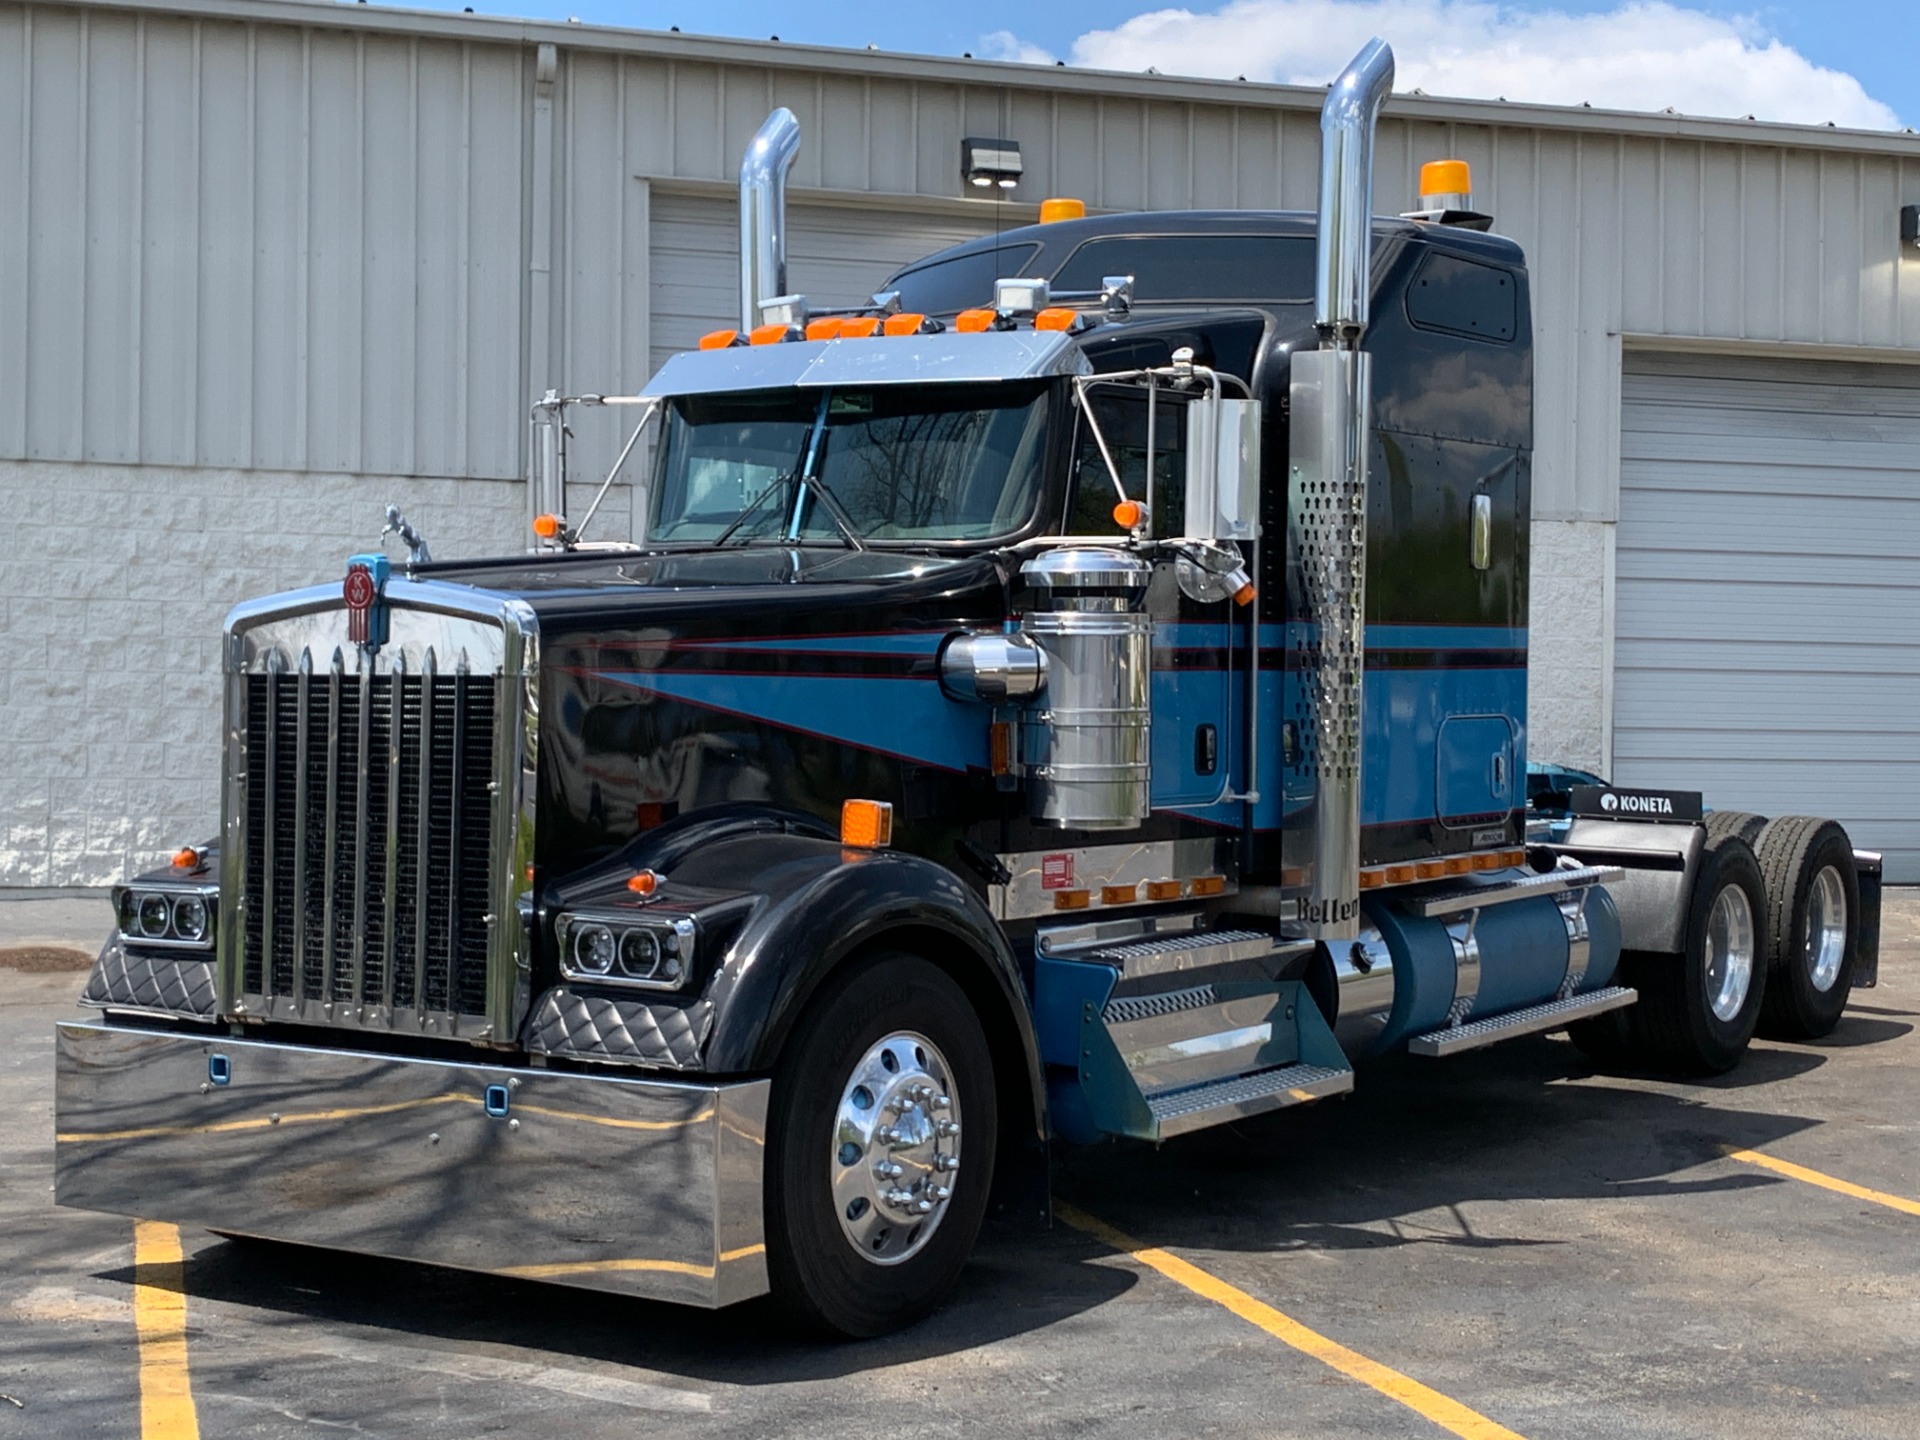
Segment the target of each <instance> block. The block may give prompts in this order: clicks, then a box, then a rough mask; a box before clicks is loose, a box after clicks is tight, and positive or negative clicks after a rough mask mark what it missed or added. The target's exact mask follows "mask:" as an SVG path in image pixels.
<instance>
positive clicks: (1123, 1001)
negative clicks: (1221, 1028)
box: [1100, 985, 1219, 1025]
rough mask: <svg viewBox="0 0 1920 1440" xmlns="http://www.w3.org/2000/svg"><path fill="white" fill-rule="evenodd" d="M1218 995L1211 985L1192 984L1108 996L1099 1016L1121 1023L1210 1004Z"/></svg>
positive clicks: (1114, 1022) (1171, 1013) (1173, 1013)
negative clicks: (1118, 996)
mask: <svg viewBox="0 0 1920 1440" xmlns="http://www.w3.org/2000/svg"><path fill="white" fill-rule="evenodd" d="M1218 998H1219V997H1218V996H1217V995H1216V994H1215V993H1214V989H1213V986H1211V985H1193V986H1189V987H1188V988H1187V989H1184V990H1156V991H1154V992H1153V994H1151V995H1123V996H1121V997H1120V998H1118V999H1115V1000H1109V1001H1108V1002H1107V1008H1106V1009H1105V1010H1103V1011H1101V1012H1100V1018H1101V1019H1102V1020H1104V1021H1106V1022H1107V1024H1109V1025H1125V1024H1127V1023H1129V1022H1131V1021H1134V1020H1151V1019H1155V1018H1157V1017H1159V1016H1162V1015H1178V1014H1180V1013H1182V1012H1183V1011H1187V1010H1198V1009H1200V1008H1201V1007H1202V1006H1205V1005H1212V1004H1213V1003H1215V1001H1216V1000H1217V999H1218Z"/></svg>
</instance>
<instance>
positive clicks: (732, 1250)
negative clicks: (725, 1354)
mask: <svg viewBox="0 0 1920 1440" xmlns="http://www.w3.org/2000/svg"><path fill="white" fill-rule="evenodd" d="M1391 77H1392V57H1391V53H1390V52H1389V51H1388V50H1387V49H1386V47H1385V46H1384V45H1381V44H1379V43H1378V42H1375V43H1374V44H1372V45H1370V46H1369V47H1368V48H1367V49H1366V50H1365V51H1363V52H1362V54H1361V55H1360V56H1359V57H1358V58H1357V59H1356V61H1355V62H1354V64H1353V66H1352V67H1351V68H1350V69H1349V70H1348V71H1347V72H1346V73H1345V74H1343V75H1342V76H1341V77H1340V79H1339V80H1338V81H1337V82H1336V83H1335V84H1334V86H1333V87H1332V90H1331V92H1330V94H1329V97H1328V100H1327V103H1326V108H1325V111H1324V114H1323V133H1324V149H1323V155H1322V173H1321V186H1320V205H1319V211H1318V214H1317V215H1292V214H1254V213H1205V214H1153V215H1109V216H1099V217H1091V218H1089V217H1085V216H1082V217H1080V218H1067V219H1061V220H1057V221H1054V222H1053V223H1046V224H1041V225H1038V226H1034V227H1030V228H1027V229H1019V230H1014V231H1011V232H1008V233H1006V234H1003V235H1000V236H998V237H997V238H994V239H991V240H982V241H980V242H977V243H974V244H969V245H963V246H960V247H958V248H956V249H954V250H950V251H947V252H944V253H942V254H939V255H935V256H933V257H930V258H928V259H926V260H924V261H922V262H919V263H916V264H914V265H911V266H909V267H908V268H907V269H906V270H904V271H903V272H901V273H900V274H899V275H897V276H895V277H894V278H893V279H892V280H891V282H889V285H888V287H887V290H886V292H884V293H882V294H880V295H877V296H876V297H875V298H874V301H873V303H872V304H871V305H869V306H862V307H859V308H856V309H851V310H844V311H836V312H831V313H822V312H818V311H812V312H810V311H809V309H808V307H807V304H806V302H805V300H804V298H803V297H800V296H797V295H792V294H789V293H787V285H786V275H785V264H784V258H783V245H782V242H783V234H784V218H783V181H784V176H785V173H786V167H787V165H788V164H790V162H791V159H792V155H793V151H794V147H795V146H796V145H797V143H798V138H799V137H798V130H797V126H796V125H795V122H794V121H793V117H792V116H791V115H789V114H787V113H786V112H784V111H777V112H775V114H774V115H773V116H772V117H770V119H769V121H768V124H767V126H766V127H765V128H763V130H762V132H761V134H760V135H759V137H758V138H757V139H756V140H755V142H754V145H753V147H752V149H751V150H750V151H749V153H748V155H747V157H746V160H745V162H744V164H743V167H742V212H741V218H742V235H743V243H742V255H741V270H742V294H741V301H742V304H741V316H740V324H739V326H738V328H737V329H735V330H728V331H721V332H717V333H715V334H713V335H709V336H707V337H705V338H703V339H701V340H700V341H699V344H698V347H697V348H694V349H690V350H689V351H687V352H686V353H683V354H680V355H676V356H675V357H673V358H672V359H671V360H669V361H668V362H667V363H666V364H665V365H664V366H663V367H662V368H661V370H660V371H659V373H658V374H657V375H656V376H655V377H654V378H653V380H652V381H651V383H649V384H648V386H647V387H646V389H645V391H644V392H643V393H642V394H641V395H639V396H625V397H561V396H557V395H555V396H549V397H547V399H546V400H544V401H542V402H541V404H540V405H538V406H537V407H535V410H534V416H533V419H534V423H533V429H532V444H531V449H532V451H533V452H534V454H535V456H536V461H537V463H536V466H535V475H534V484H533V485H532V486H531V487H530V488H531V491H532V493H533V495H534V500H535V503H534V505H533V507H532V509H533V514H532V517H531V518H532V520H533V528H534V530H535V532H536V534H537V535H538V536H539V539H538V542H537V544H536V545H535V547H534V549H533V550H532V551H531V553H527V554H519V555H513V556H509V557H504V558H498V559H482V560H472V561H456V562H451V563H449V562H434V561H431V560H430V559H429V558H428V557H427V555H426V553H425V546H424V545H422V544H420V543H418V538H417V537H415V536H411V535H410V534H405V536H404V538H406V539H407V540H408V543H409V546H410V551H409V556H408V558H407V559H406V560H405V561H397V560H396V561H392V562H390V561H389V559H388V557H387V556H386V555H385V554H384V553H381V554H369V555H364V556H358V557H353V558H352V559H351V560H350V561H349V563H348V566H347V570H346V574H345V578H344V581H343V582H342V583H336V584H333V585H327V586H322V587H319V588H316V589H311V590H305V591H300V592H297V593H293V594H288V595H279V596H274V597H272V598H268V599H264V600H259V601H254V602H250V603H246V604H242V605H240V606H239V607H238V608H236V609H235V610H234V611H233V612H232V614H231V616H230V618H229V620H228V622H227V629H226V645H225V666H226V681H225V683H226V691H225V694H226V699H225V714H224V746H225V752H224V753H225V767H224V780H223V794H222V802H221V803H222V823H221V829H220V833H219V837H218V839H217V841H216V842H215V843H212V844H208V845H205V846H189V847H187V848H185V849H184V850H182V851H181V853H180V854H179V855H177V856H176V857H175V863H174V864H173V866H171V867H170V868H167V869H163V870H160V871H157V872H155V873H152V874H147V875H142V876H139V877H136V878H134V879H132V880H129V881H128V882H126V883H125V884H124V885H122V886H120V887H119V888H118V889H117V890H116V892H115V893H116V905H117V907H118V913H117V916H116V923H115V928H114V932H113V934H112V936H111V938H110V939H109V940H108V942H107V944H106V946H105V948H104V950H103V952H102V954H101V956H100V959H99V963H98V965H97V966H96V968H95V971H94V973H93V975H92V976H91V978H90V980H89V982H88V986H87V989H86V993H85V1000H86V1002H87V1003H88V1004H90V1005H92V1006H95V1007H97V1008H98V1009H99V1010H100V1011H102V1012H103V1013H102V1015H101V1016H100V1018H98V1019H97V1020H95V1021H92V1022H89V1023H73V1024H67V1025H63V1026H61V1027H60V1035H59V1067H58V1075H59V1079H58V1125H57V1129H58V1141H57V1148H58V1168H57V1176H58V1180H57V1190H58V1199H59V1201H60V1202H61V1203H62V1204H67V1205H75V1206H81V1207H85V1208H92V1209H98V1210H106V1211H112V1212H117V1213H122V1214H133V1215H139V1216H145V1217H149V1218H157V1219H166V1220H172V1221H178V1222H187V1223H192V1224H196V1225H202V1226H206V1227H209V1228H212V1229H215V1230H219V1231H223V1232H231V1233H235V1234H240V1235H251V1236H260V1237H268V1238H277V1239H282V1240H288V1241H294V1242H302V1243H307V1244H315V1245H322V1246H334V1247H339V1248H343V1249H349V1250H354V1251H360V1252H366V1253H371V1254H378V1255H388V1256H401V1257H408V1258H412V1259H419V1260H427V1261H433V1262H438V1263H441V1264H446V1265H453V1266H461V1267H466V1268H469V1269H474V1270H481V1271H490V1272H494V1273H499V1274H507V1275H515V1276H524V1277H536V1278H541V1279H546V1280H551V1281H555V1282H560V1283H563V1284H570V1285H578V1286H586V1287H591V1288H596V1289H601V1290H610V1291H616V1292H624V1293H629V1294H637V1295H643V1296H651V1297H657V1298H663V1299H669V1300H677V1301H683V1302H688V1303H693V1304H699V1305H708V1306H716V1305H725V1304H730V1303H732V1302H735V1301H739V1300H744V1299H747V1298H749V1297H753V1296H758V1295H761V1294H764V1293H767V1292H769V1291H771V1292H773V1293H774V1294H775V1295H776V1296H777V1297H778V1298H779V1299H780V1300H781V1301H782V1302H784V1303H785V1304H786V1305H787V1306H789V1307H790V1308H791V1309H793V1310H794V1311H796V1312H798V1313H799V1314H800V1315H801V1316H802V1317H805V1318H806V1319H808V1320H810V1321H812V1322H813V1323H815V1324H816V1325H820V1326H824V1327H827V1328H830V1329H833V1330H837V1331H840V1332H842V1333H847V1334H853V1335H863V1334H873V1333H877V1332H881V1331H884V1330H886V1329H888V1328H890V1327H894V1326H897V1325H900V1324H902V1323H905V1322H906V1321H908V1320H910V1319H912V1318H913V1317H915V1316H916V1315H918V1314H920V1313H922V1312H924V1311H925V1310H926V1309H927V1308H928V1307H930V1306H932V1305H933V1304H935V1303H936V1302H937V1301H938V1300H939V1298H940V1297H941V1296H942V1294H943V1293H945V1291H946V1290H947V1289H948V1287H949V1286H950V1285H951V1284H952V1283H953V1281H954V1279H955V1277H956V1276H957V1274H958V1273H959V1271H960V1268H961V1267H962V1265H963V1264H964V1262H965V1260H966V1257H967V1254H968V1251H969V1249H970V1247H971V1246H972V1244H973V1241H974V1238H975V1235H976V1232H977V1229H978V1227H979V1224H980V1222H981V1219H982V1215H983V1213H984V1212H985V1210H986V1209H987V1207H988V1205H989V1201H990V1197H991V1196H992V1195H993V1194H995V1193H996V1190H995V1187H996V1185H997V1186H998V1187H999V1193H1001V1194H1012V1195H1021V1194H1025V1195H1035V1194H1042V1193H1044V1190H1043V1188H1042V1187H1040V1186H1036V1185H1035V1183H1034V1182H1035V1180H1036V1178H1039V1179H1041V1180H1044V1176H1045V1173H1046V1171H1045V1168H1044V1166H1045V1161H1046V1156H1047V1151H1048V1147H1049V1146H1052V1145H1059V1144H1080V1143H1086V1142H1090V1141H1095V1140H1098V1139H1101V1138H1102V1137H1116V1136H1117V1137H1131V1138H1133V1139H1137V1140H1143V1141H1149V1142H1155V1141H1160V1140H1164V1139H1167V1138H1169V1137H1172V1136H1177V1135H1180V1134H1182V1133H1184V1132H1188V1131H1193V1130H1196V1129H1200V1128H1202V1127H1206V1126H1213V1125H1219V1124H1221V1123H1224V1122H1228V1121H1232V1120H1235V1119H1239V1118H1241V1117H1246V1116H1249V1115H1253V1114H1256V1113H1259V1112H1262V1111H1269V1110H1275V1109H1278V1108H1280V1107H1284V1106H1290V1105H1299V1104H1305V1103H1308V1102H1313V1101H1317V1100H1321V1099H1324V1098H1326V1097H1329V1096H1336V1095H1339V1094H1341V1093H1343V1092H1345V1091H1347V1090H1349V1089H1351V1088H1352V1087H1353V1085H1354V1083H1355V1079H1354V1074H1355V1071H1354V1067H1355V1064H1356V1062H1360V1061H1363V1060H1364V1059H1365V1058H1366V1057H1368V1056H1370V1055H1376V1054H1379V1053H1381V1052H1383V1051H1388V1050H1394V1049H1398V1050H1402V1051H1406V1050H1411V1051H1412V1052H1414V1053H1415V1054H1419V1055H1425V1056H1432V1057H1435V1059H1436V1062H1438V1061H1440V1060H1442V1059H1444V1057H1446V1056H1449V1055H1452V1054H1455V1053H1457V1052H1459V1051H1463V1050H1467V1049H1471V1048H1473V1047H1476V1046H1480V1045H1485V1044H1488V1043H1491V1042H1495V1041H1498V1040H1502V1039H1505V1038H1507V1037H1510V1036H1516V1035H1525V1034H1533V1033H1539V1032H1542V1031H1547V1030H1555V1029H1566V1028H1571V1030H1572V1033H1573V1035H1574V1038H1575V1039H1576V1040H1577V1041H1578V1042H1579V1043H1580V1045H1581V1046H1583V1047H1584V1048H1585V1049H1587V1050H1588V1051H1589V1052H1591V1053H1593V1054H1594V1055H1596V1056H1599V1057H1602V1058H1604V1059H1608V1060H1615V1059H1618V1060H1627V1061H1632V1062H1634V1063H1640V1064H1652V1065H1659V1066H1666V1067H1672V1068H1675V1069H1680V1070H1693V1071H1712V1070H1720V1069H1724V1068H1726V1067H1728V1066H1731V1065H1733V1064H1734V1063H1735V1062H1736V1061H1737V1060H1738V1058H1739V1057H1740V1055H1741V1053H1742V1051H1743V1050H1744V1048H1745V1047H1746V1045H1747V1043H1748V1041H1749V1039H1750V1037H1751V1036H1752V1035H1753V1034H1754V1032H1755V1028H1756V1025H1758V1024H1760V1023H1761V1022H1762V1021H1763V1019H1764V1021H1765V1022H1766V1023H1767V1024H1768V1025H1769V1026H1771V1027H1772V1028H1773V1029H1775V1030H1776V1031H1779V1032H1781V1033H1788V1034H1795V1033H1797V1034H1803V1035H1804V1034H1816V1033H1820V1032H1822V1031H1824V1030H1827V1029H1830V1028H1831V1027H1832V1026H1833V1025H1834V1023H1835V1022H1836V1020H1837V1018H1838V1016H1839V1012H1840V1007H1841V1006H1842V1005H1843V1004H1844V1003H1845V1000H1846V996H1847V993H1848V990H1849V988H1850V987H1851V986H1852V985H1853V984H1855V983H1867V981H1868V975H1867V970H1868V969H1869V968H1870V966H1871V963H1872V956H1873V954H1874V945H1875V939H1876V932H1877V913H1876V912H1875V911H1874V910H1873V908H1872V907H1873V904H1874V901H1875V899H1876V896H1877V889H1876V886H1877V879H1876V875H1877V872H1876V871H1875V869H1874V866H1873V857H1870V856H1864V855H1863V856H1856V855H1855V853H1854V851H1853V849H1852V846H1851V844H1850V842H1849V841H1848V839H1847V837H1846V835H1845V834H1844V833H1843V832H1842V831H1841V830H1840V828H1839V827H1838V826H1836V825H1833V824H1832V823H1830V822H1826V821H1821V820H1817V819H1808V818H1802V817H1791V818H1788V819H1783V820H1775V821H1772V822H1767V821H1764V820H1762V819H1760V818H1759V817H1756V816H1748V815H1728V814H1725V813H1722V812H1715V813H1713V814H1711V815H1707V816H1705V817H1704V819H1703V816H1702V813H1701V810H1700V803H1699V797H1698V796H1690V795H1687V794H1674V793H1668V792H1645V791H1631V790H1618V789H1611V788H1604V787H1592V788H1588V789H1585V790H1580V791H1576V792H1575V793H1574V794H1573V795H1572V796H1571V797H1570V799H1571V809H1572V810H1573V812H1574V813H1573V815H1572V817H1571V818H1569V819H1566V820H1564V821H1560V822H1557V823H1556V824H1555V825H1554V826H1553V828H1551V829H1545V830H1536V831H1535V832H1534V833H1531V834H1530V833H1529V819H1528V808H1527V790H1526V779H1525V777H1526V755H1525V733H1526V732H1525V720H1526V701H1527V688H1526V687H1527V583H1528V555H1527V535H1528V515H1529V465H1530V450H1531V444H1532V425H1533V418H1532V403H1531V391H1530V385H1531V369H1532V365H1531V337H1532V327H1531V319H1530V314H1529V308H1528V304H1529V302H1528V283H1527V271H1526V266H1525V263H1524V260H1523V257H1522V255H1521V252H1520V250H1519V248H1518V247H1517V246H1515V245H1514V244H1512V243H1511V242H1509V241H1507V240H1504V239H1500V238H1498V237H1496V236H1494V235H1493V234H1491V233H1488V230H1487V225H1488V221H1487V217H1485V216H1482V215H1478V214H1476V213H1475V212H1474V211H1473V209H1472V201H1471V196H1470V194H1469V193H1468V191H1469V184H1468V182H1467V180H1466V178H1465V175H1464V167H1461V166H1457V165H1442V166H1439V167H1437V168H1432V169H1430V170H1429V172H1428V173H1429V177H1430V178H1428V179H1426V180H1425V181H1424V183H1423V186H1422V188H1423V190H1425V191H1427V192H1428V193H1427V194H1425V195H1423V196H1422V198H1421V199H1420V202H1419V207H1418V209H1417V210H1416V211H1415V212H1413V213H1412V214H1410V215H1408V216H1406V217H1403V218H1397V219H1375V218H1372V217H1371V216H1370V214H1369V197H1370V195H1371V182H1372V176H1371V150H1372V138H1373V130H1374V124H1375V120H1376V117H1377V114H1378V111H1379V108H1380V106H1381V104H1382V103H1383V101H1384V100H1385V98H1386V96H1387V94H1388V91H1389V89H1390V86H1391ZM1048 208H1049V212H1050V213H1051V212H1054V211H1056V210H1058V209H1060V208H1069V209H1070V208H1071V207H1052V206H1050V207H1048ZM689 338H691V337H689ZM582 404H596V405H598V404H612V405H627V406H630V407H631V408H630V409H628V410H626V411H625V412H621V413H624V414H626V415H628V416H631V417H633V418H634V419H635V420H636V421H637V424H636V426H635V429H634V431H633V434H634V436H635V440H634V441H631V442H629V451H632V450H633V449H634V448H635V446H636V445H637V444H638V437H640V436H641V435H642V434H643V433H644V434H645V435H646V436H647V437H648V438H647V446H646V447H642V448H641V449H640V453H641V454H642V455H647V456H650V459H648V460H647V461H646V467H647V468H646V469H645V470H644V472H643V474H642V477H641V479H640V482H639V483H638V485H637V487H636V496H637V501H638V503H637V505H636V511H637V513H638V516H639V522H638V523H639V525H640V526H641V527H643V529H642V533H641V536H640V538H639V539H638V540H637V541H636V542H634V543H631V544H624V543H623V544H608V543H597V542H595V541H593V540H591V539H590V538H589V525H588V521H590V519H591V515H590V514H589V516H587V517H586V518H585V519H583V520H582V521H581V522H580V523H578V524H576V523H574V522H573V521H572V520H570V519H569V517H568V514H567V511H566V504H565V494H566V486H565V465H564V458H565V449H566V437H567V434H568V419H569V415H570V414H571V413H572V412H573V411H574V410H575V409H576V408H577V407H578V406H579V405H582ZM623 458H624V457H623ZM617 470H618V466H616V471H617ZM609 479H611V477H609ZM603 493H604V491H603ZM396 519H397V517H396ZM401 528H403V531H404V526H403V525H402V526H401ZM1863 884H1864V888H1863ZM1436 1083H1444V1079H1443V1077H1439V1076H1437V1077H1436Z"/></svg>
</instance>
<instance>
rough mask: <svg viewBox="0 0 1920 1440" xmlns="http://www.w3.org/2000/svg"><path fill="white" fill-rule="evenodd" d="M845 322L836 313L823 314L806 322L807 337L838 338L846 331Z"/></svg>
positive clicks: (818, 338)
mask: <svg viewBox="0 0 1920 1440" xmlns="http://www.w3.org/2000/svg"><path fill="white" fill-rule="evenodd" d="M846 330H847V322H846V320H845V319H844V318H842V317H841V316H838V315H823V316H821V317H820V318H819V319H818V320H809V321H808V322H807V339H809V340H838V339H839V338H840V337H841V336H842V335H844V334H845V333H846Z"/></svg>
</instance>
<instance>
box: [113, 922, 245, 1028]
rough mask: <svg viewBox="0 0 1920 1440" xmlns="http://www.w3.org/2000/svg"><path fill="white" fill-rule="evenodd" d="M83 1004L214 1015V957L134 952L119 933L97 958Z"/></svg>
mask: <svg viewBox="0 0 1920 1440" xmlns="http://www.w3.org/2000/svg"><path fill="white" fill-rule="evenodd" d="M80 1003H81V1004H83V1005H97V1006H99V1007H101V1008H102V1009H105V1008H107V1007H110V1006H118V1007H122V1008H125V1009H128V1010H154V1011H159V1012H162V1013H164V1014H167V1015H203V1016H206V1017H207V1018H208V1019H211V1018H213V1015H214V1013H215V999H214V983H213V957H212V956H211V955H198V954H176V955H154V954H150V953H149V954H140V953H138V952H129V951H128V949H127V947H126V946H125V945H124V944H123V943H122V942H121V940H120V937H119V936H118V935H114V936H112V937H110V938H109V939H108V941H107V943H106V945H105V946H103V947H102V948H101V951H100V958H99V959H98V960H96V961H94V964H93V974H92V975H90V976H88V977H87V988H86V990H85V991H84V992H83V993H82V994H81V996H80Z"/></svg>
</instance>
